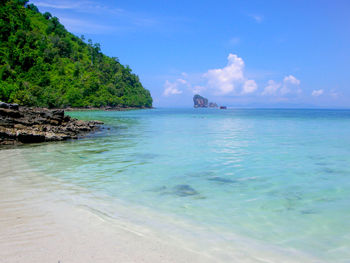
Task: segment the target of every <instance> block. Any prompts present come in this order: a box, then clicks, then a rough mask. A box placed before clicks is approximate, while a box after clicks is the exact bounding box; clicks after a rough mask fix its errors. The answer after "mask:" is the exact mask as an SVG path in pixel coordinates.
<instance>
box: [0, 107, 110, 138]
mask: <svg viewBox="0 0 350 263" xmlns="http://www.w3.org/2000/svg"><path fill="white" fill-rule="evenodd" d="M102 124H103V122H100V121H82V120H77V119H74V118H71V117H70V116H68V115H65V114H64V110H62V109H54V110H51V109H46V108H31V107H20V106H18V105H17V104H8V103H4V102H0V145H14V144H22V143H38V142H49V141H63V140H67V139H77V138H78V137H80V136H83V135H85V134H87V133H90V132H93V131H96V130H98V129H99V128H101V125H102Z"/></svg>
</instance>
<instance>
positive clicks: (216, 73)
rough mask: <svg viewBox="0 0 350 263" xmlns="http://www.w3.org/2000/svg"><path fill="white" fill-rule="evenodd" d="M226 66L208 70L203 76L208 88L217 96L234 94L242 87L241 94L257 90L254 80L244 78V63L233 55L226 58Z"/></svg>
mask: <svg viewBox="0 0 350 263" xmlns="http://www.w3.org/2000/svg"><path fill="white" fill-rule="evenodd" d="M227 60H228V62H227V66H226V67H223V68H219V69H210V70H208V72H207V73H205V74H204V75H203V77H204V78H206V79H207V81H208V86H209V88H212V89H214V90H215V91H216V93H217V94H218V95H225V94H229V93H233V92H236V91H237V89H238V88H240V87H242V85H243V87H242V89H243V90H242V93H251V92H254V91H255V90H256V89H257V85H256V83H255V81H254V80H247V79H246V78H245V77H244V72H243V70H244V61H243V59H242V58H240V57H238V56H237V55H235V54H229V55H228V57H227Z"/></svg>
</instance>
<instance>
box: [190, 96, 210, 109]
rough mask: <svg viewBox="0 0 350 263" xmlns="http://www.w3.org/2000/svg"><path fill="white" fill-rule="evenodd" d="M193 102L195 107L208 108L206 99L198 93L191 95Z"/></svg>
mask: <svg viewBox="0 0 350 263" xmlns="http://www.w3.org/2000/svg"><path fill="white" fill-rule="evenodd" d="M193 103H194V107H195V108H208V99H207V98H204V97H202V96H200V95H198V94H197V95H194V96H193Z"/></svg>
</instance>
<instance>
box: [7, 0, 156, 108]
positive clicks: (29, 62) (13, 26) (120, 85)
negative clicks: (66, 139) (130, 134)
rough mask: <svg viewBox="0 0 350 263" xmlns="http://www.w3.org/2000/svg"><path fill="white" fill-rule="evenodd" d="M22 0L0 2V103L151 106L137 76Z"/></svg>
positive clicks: (59, 105) (55, 105) (53, 105)
mask: <svg viewBox="0 0 350 263" xmlns="http://www.w3.org/2000/svg"><path fill="white" fill-rule="evenodd" d="M27 2H28V1H26V0H0V101H5V102H11V103H12V102H13V103H19V104H22V105H29V106H45V107H65V106H71V107H85V106H95V107H100V106H121V107H124V106H131V107H151V106H152V98H151V95H150V93H149V91H148V90H146V89H144V88H143V87H142V84H141V83H140V81H139V78H138V76H136V75H135V74H132V73H131V69H130V68H129V67H128V66H123V65H121V64H120V63H119V61H118V59H117V58H111V57H108V56H106V55H104V54H102V53H101V50H100V45H99V44H93V43H92V41H91V40H89V41H88V43H85V42H84V37H83V36H82V37H81V38H79V37H77V36H75V35H73V34H71V33H69V32H68V31H67V30H66V29H65V28H64V26H63V25H62V24H60V22H59V20H58V18H57V17H52V16H51V14H50V13H44V14H41V13H40V12H39V10H38V9H37V7H36V6H35V5H33V4H27Z"/></svg>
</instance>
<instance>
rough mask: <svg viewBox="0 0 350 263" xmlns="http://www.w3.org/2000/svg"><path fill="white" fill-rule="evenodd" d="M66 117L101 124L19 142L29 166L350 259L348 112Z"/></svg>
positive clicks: (206, 221) (220, 228) (113, 194)
mask: <svg viewBox="0 0 350 263" xmlns="http://www.w3.org/2000/svg"><path fill="white" fill-rule="evenodd" d="M69 114H70V115H72V116H74V117H78V118H81V119H98V120H102V121H104V122H105V129H104V130H102V131H101V132H98V133H96V134H94V135H92V136H88V137H86V138H84V139H81V140H78V141H69V142H62V143H53V144H42V145H34V146H27V147H28V148H27V147H26V149H30V151H31V153H33V154H30V155H28V156H27V157H26V158H28V160H29V161H30V163H31V165H32V167H34V169H35V170H37V171H40V172H43V173H45V174H46V175H48V176H51V177H55V178H59V179H60V180H62V181H63V182H66V183H67V184H72V185H77V186H79V187H82V188H86V189H88V190H89V191H91V192H94V193H96V195H98V194H101V195H103V196H108V197H109V198H110V199H112V200H113V199H115V200H123V201H125V202H128V203H130V204H136V205H139V206H142V207H147V208H149V209H152V210H154V211H157V212H160V213H163V214H167V215H172V216H175V217H177V218H180V219H183V220H185V221H186V222H191V223H193V224H196V225H200V226H202V227H203V229H205V228H211V229H215V231H217V232H218V233H235V234H237V235H241V236H244V237H249V238H251V239H254V240H257V241H259V242H260V241H261V242H262V243H268V244H271V245H274V246H276V247H281V248H292V249H295V250H297V251H301V252H304V253H307V254H310V255H313V256H315V257H317V258H320V259H323V260H326V262H350V111H346V110H275V109H258V110H254V109H230V110H215V109H153V110H137V111H128V112H115V111H110V112H106V111H85V112H71V113H69ZM110 216H111V217H113V213H112V214H110Z"/></svg>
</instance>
